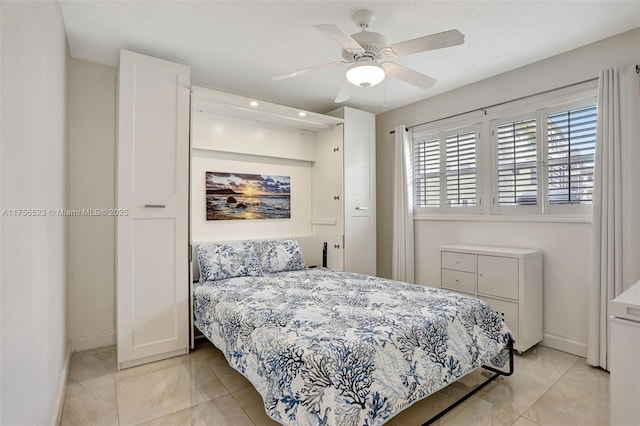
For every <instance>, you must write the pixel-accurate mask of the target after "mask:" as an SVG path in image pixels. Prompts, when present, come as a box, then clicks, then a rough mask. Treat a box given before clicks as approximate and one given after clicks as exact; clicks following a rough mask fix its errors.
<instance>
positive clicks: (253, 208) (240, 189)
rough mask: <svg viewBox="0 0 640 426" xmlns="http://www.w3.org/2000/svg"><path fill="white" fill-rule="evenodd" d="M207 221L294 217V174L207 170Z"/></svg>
mask: <svg viewBox="0 0 640 426" xmlns="http://www.w3.org/2000/svg"><path fill="white" fill-rule="evenodd" d="M206 197H207V202H206V205H207V220H234V219H290V218H291V177H290V176H272V175H253V174H247V173H225V172H206Z"/></svg>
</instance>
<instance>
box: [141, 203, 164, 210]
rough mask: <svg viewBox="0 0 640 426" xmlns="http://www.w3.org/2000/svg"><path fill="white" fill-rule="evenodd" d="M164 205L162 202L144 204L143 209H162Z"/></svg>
mask: <svg viewBox="0 0 640 426" xmlns="http://www.w3.org/2000/svg"><path fill="white" fill-rule="evenodd" d="M165 207H166V206H165V205H164V204H145V205H144V208H145V209H164V208H165Z"/></svg>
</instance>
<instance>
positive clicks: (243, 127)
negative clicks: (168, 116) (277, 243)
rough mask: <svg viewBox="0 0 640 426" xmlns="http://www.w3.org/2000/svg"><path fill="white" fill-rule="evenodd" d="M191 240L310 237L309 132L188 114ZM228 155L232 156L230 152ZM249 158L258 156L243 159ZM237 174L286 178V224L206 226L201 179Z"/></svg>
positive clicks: (264, 221) (278, 221)
mask: <svg viewBox="0 0 640 426" xmlns="http://www.w3.org/2000/svg"><path fill="white" fill-rule="evenodd" d="M193 114H194V116H193V119H192V120H193V123H192V146H194V147H206V148H208V149H197V148H195V149H193V150H192V161H191V235H192V239H193V241H216V240H217V241H222V240H238V239H253V238H278V237H287V236H303V235H311V232H312V231H311V201H312V198H311V166H312V164H313V163H311V162H310V161H303V160H299V159H298V158H312V157H310V155H312V154H311V153H312V152H313V151H314V140H315V135H314V134H313V133H312V132H307V131H300V130H293V129H288V128H282V127H277V126H267V125H263V124H260V123H255V122H249V121H244V120H238V119H231V118H225V117H222V116H212V115H209V114H205V113H198V112H193ZM230 151H232V152H230ZM249 152H254V153H262V154H263V155H251V154H246V153H249ZM207 171H210V172H237V173H250V174H267V175H278V176H290V177H291V218H290V219H257V220H209V221H208V220H206V203H205V173H206V172H207Z"/></svg>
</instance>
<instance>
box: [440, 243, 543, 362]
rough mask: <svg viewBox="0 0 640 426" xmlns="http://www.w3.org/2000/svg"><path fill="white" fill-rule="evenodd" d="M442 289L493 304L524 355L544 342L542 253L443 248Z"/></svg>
mask: <svg viewBox="0 0 640 426" xmlns="http://www.w3.org/2000/svg"><path fill="white" fill-rule="evenodd" d="M440 265H441V275H440V279H441V281H440V283H441V287H442V288H443V289H445V290H452V291H456V292H459V293H463V294H468V295H471V296H475V297H478V298H479V299H482V300H484V301H485V302H487V303H488V304H489V305H491V306H492V307H493V308H494V309H495V310H496V311H497V312H498V313H500V315H502V317H503V318H504V321H505V323H506V324H507V326H508V327H509V328H510V329H511V331H512V332H513V334H514V335H515V339H516V342H515V344H514V346H513V347H514V349H515V350H517V351H519V352H524V351H526V350H527V349H529V348H531V347H532V346H533V345H535V344H536V343H539V342H540V341H542V252H541V251H539V250H533V249H522V248H508V247H490V246H474V245H462V244H456V245H447V246H442V247H440Z"/></svg>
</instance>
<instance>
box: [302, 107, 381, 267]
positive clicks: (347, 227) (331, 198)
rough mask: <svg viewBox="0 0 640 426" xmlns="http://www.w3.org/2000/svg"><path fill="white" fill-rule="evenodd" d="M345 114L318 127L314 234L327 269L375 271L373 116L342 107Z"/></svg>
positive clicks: (341, 112) (338, 111)
mask: <svg viewBox="0 0 640 426" xmlns="http://www.w3.org/2000/svg"><path fill="white" fill-rule="evenodd" d="M330 115H333V116H335V117H339V118H342V119H344V123H343V124H341V125H338V126H336V127H335V128H332V129H329V130H324V131H321V132H318V137H317V140H316V161H315V163H314V165H313V228H314V234H316V235H318V236H320V237H322V238H323V239H324V240H325V241H327V245H328V247H327V248H328V255H327V264H328V266H329V267H330V268H335V269H339V270H345V271H351V272H359V273H364V274H368V275H376V192H375V188H376V182H375V161H376V159H375V116H374V115H373V114H371V113H368V112H365V111H360V110H357V109H353V108H348V107H341V108H339V109H337V110H335V111H333V112H331V113H330Z"/></svg>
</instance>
